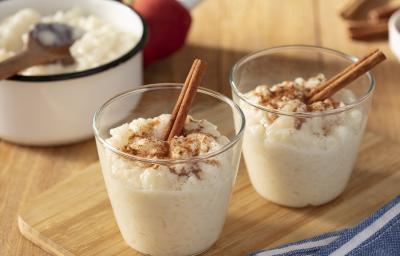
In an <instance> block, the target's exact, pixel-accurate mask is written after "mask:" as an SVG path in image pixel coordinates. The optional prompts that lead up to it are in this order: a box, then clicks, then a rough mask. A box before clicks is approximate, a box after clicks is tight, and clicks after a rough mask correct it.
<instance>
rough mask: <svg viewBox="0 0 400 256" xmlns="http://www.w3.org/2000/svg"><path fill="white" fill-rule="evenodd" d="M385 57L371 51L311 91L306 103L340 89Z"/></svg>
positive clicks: (327, 96)
mask: <svg viewBox="0 0 400 256" xmlns="http://www.w3.org/2000/svg"><path fill="white" fill-rule="evenodd" d="M385 59H386V56H385V55H384V54H383V53H382V52H381V51H380V50H378V49H377V50H374V51H372V52H371V53H369V54H368V55H366V56H364V57H363V58H361V59H360V60H359V61H357V62H355V63H353V64H352V65H350V66H349V67H347V68H345V69H344V70H343V71H342V72H340V73H339V74H337V75H335V76H334V77H332V78H331V79H329V80H327V81H326V82H325V83H323V84H321V85H320V86H318V87H317V88H315V89H314V90H313V91H311V93H310V94H309V95H308V103H313V102H316V101H323V100H325V99H327V98H329V97H331V96H333V95H334V94H335V93H336V92H338V91H339V90H340V89H342V88H344V87H345V86H347V85H348V84H350V83H351V82H353V81H354V80H356V79H357V78H358V77H360V76H361V75H363V74H365V73H366V72H368V71H369V70H371V69H372V68H373V67H375V66H376V65H378V64H379V63H381V62H382V61H384V60H385Z"/></svg>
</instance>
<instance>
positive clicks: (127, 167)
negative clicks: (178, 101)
mask: <svg viewBox="0 0 400 256" xmlns="http://www.w3.org/2000/svg"><path fill="white" fill-rule="evenodd" d="M169 120H170V115H169V114H163V115H160V116H158V117H155V118H149V119H143V118H138V119H135V120H133V121H132V122H131V123H129V124H128V123H126V124H123V125H121V126H119V127H117V128H114V129H112V130H111V131H110V133H111V137H110V138H109V139H107V143H109V144H110V145H111V146H112V147H114V148H115V149H118V150H120V151H123V152H125V153H127V154H129V155H131V156H135V157H141V158H145V159H147V160H167V161H166V162H165V164H164V163H157V162H154V163H151V162H149V161H139V160H138V161H135V160H134V159H130V158H125V157H123V156H121V155H119V154H116V153H114V152H113V151H111V150H109V149H107V148H104V147H102V146H100V145H98V149H99V156H100V160H101V164H102V170H103V175H104V178H105V182H106V185H107V190H108V193H109V197H110V201H111V203H112V207H113V210H114V214H115V216H116V220H117V223H118V226H119V228H120V230H121V233H122V235H123V237H124V239H125V241H126V242H127V243H128V244H129V245H130V246H131V247H133V248H134V249H136V250H138V251H140V252H142V253H145V254H150V255H167V256H168V255H174V256H176V255H178V256H179V255H192V254H196V253H200V252H202V251H204V250H206V249H207V248H209V247H210V246H211V245H212V244H213V243H214V242H215V241H216V240H217V238H218V236H219V234H220V232H221V229H222V226H223V224H224V220H225V214H226V211H227V208H228V202H229V198H230V194H231V189H232V184H233V182H234V179H235V175H236V169H235V168H236V166H233V160H232V151H231V150H227V151H225V152H223V153H221V154H218V155H216V156H212V157H210V158H206V159H203V160H200V161H193V162H191V161H186V162H180V163H174V161H176V160H182V159H190V158H194V157H201V156H206V155H207V154H210V153H211V152H213V151H216V150H218V149H220V148H221V147H223V146H224V145H226V144H227V143H229V140H228V138H226V137H225V136H223V135H221V134H220V132H219V131H218V129H217V127H216V126H215V125H213V124H211V123H210V122H208V121H206V120H195V119H193V118H192V117H191V116H188V117H187V119H186V122H185V125H184V130H183V132H182V135H181V136H175V137H174V138H173V139H171V140H170V141H164V140H163V138H164V135H165V132H166V129H167V126H168V124H169Z"/></svg>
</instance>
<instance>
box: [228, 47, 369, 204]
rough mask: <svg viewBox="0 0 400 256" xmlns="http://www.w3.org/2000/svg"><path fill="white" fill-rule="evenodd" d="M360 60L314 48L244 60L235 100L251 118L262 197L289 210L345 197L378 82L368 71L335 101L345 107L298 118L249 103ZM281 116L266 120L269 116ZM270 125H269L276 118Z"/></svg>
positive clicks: (246, 148)
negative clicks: (261, 92)
mask: <svg viewBox="0 0 400 256" xmlns="http://www.w3.org/2000/svg"><path fill="white" fill-rule="evenodd" d="M356 60H357V59H356V58H355V57H352V56H349V55H346V54H344V53H341V52H338V51H335V50H331V49H326V48H321V47H313V46H302V45H293V46H282V47H275V48H270V49H266V50H263V51H259V52H255V53H252V54H249V55H247V56H245V57H243V58H242V59H241V60H239V61H238V62H237V63H236V64H235V66H234V67H233V69H232V71H231V75H230V83H231V87H232V91H233V93H232V94H233V98H234V101H235V102H236V103H237V104H238V105H239V106H240V107H241V108H242V110H243V112H244V114H245V117H246V128H245V132H244V138H243V155H244V159H245V162H246V166H247V169H248V173H249V176H250V180H251V183H252V185H253V186H254V188H255V189H256V191H257V192H258V193H259V194H260V195H261V196H262V197H264V198H266V199H268V200H270V201H272V202H274V203H277V204H280V205H284V206H290V207H303V206H307V205H321V204H324V203H327V202H329V201H331V200H333V199H334V198H336V197H337V196H338V195H340V194H341V193H342V192H343V190H344V189H345V187H346V184H347V183H348V180H349V178H350V176H351V173H352V170H353V168H354V164H355V160H356V158H357V152H358V148H359V145H360V141H361V139H362V137H363V133H364V129H365V124H366V122H367V117H368V112H369V108H370V103H371V98H372V93H373V90H374V87H375V82H374V78H373V76H372V74H371V73H370V72H368V73H366V74H365V75H363V76H361V77H360V78H359V79H357V80H356V81H354V82H353V83H351V84H350V85H349V86H347V87H346V89H347V90H341V91H339V92H338V93H337V94H336V95H334V98H337V99H344V101H345V103H346V106H343V107H339V108H337V109H334V110H326V111H323V112H312V113H311V112H303V113H293V112H286V111H283V110H273V109H270V108H267V107H264V106H261V105H258V104H255V103H252V102H251V101H249V99H248V98H247V97H246V93H247V92H249V91H251V90H253V89H254V88H255V87H256V86H257V85H261V84H262V85H269V86H272V85H274V84H277V83H280V82H282V81H290V80H294V79H295V78H297V77H303V78H304V79H307V78H309V77H313V76H316V75H317V74H319V73H322V74H324V75H325V76H326V77H327V78H330V77H332V76H333V75H335V74H337V73H338V72H339V71H342V70H343V69H344V68H345V67H347V66H348V65H350V64H351V63H353V62H355V61H356ZM268 117H273V118H276V119H275V120H274V121H273V122H269V123H267V122H265V120H266V118H268ZM270 120H271V119H270Z"/></svg>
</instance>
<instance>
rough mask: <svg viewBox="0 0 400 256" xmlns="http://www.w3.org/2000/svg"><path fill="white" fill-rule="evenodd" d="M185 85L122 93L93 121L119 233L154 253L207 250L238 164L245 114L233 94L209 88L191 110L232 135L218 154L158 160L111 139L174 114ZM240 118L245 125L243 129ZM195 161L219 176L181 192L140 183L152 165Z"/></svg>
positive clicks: (223, 213) (215, 234)
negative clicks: (128, 127) (120, 129)
mask: <svg viewBox="0 0 400 256" xmlns="http://www.w3.org/2000/svg"><path fill="white" fill-rule="evenodd" d="M180 90H181V84H156V85H150V86H143V87H141V88H139V89H135V90H132V91H129V92H126V93H123V94H120V95H118V96H116V97H114V98H112V99H110V100H109V101H107V102H106V103H105V104H104V105H103V106H102V107H101V108H100V110H99V111H98V112H97V113H96V114H95V117H94V121H93V127H94V132H95V136H96V142H97V149H98V153H99V158H100V162H101V167H102V172H103V176H104V180H105V183H106V187H107V192H108V195H109V199H110V201H111V205H112V208H113V211H114V215H115V218H116V221H117V224H118V226H119V229H120V231H121V234H122V236H123V238H124V240H125V242H126V243H127V244H128V245H129V246H130V247H132V248H134V249H135V250H137V251H139V252H142V253H144V254H148V255H163V256H164V255H174V256H175V255H195V254H198V253H201V252H203V251H205V250H206V249H208V248H209V247H210V246H211V245H212V244H213V243H214V242H215V241H216V240H217V238H218V236H219V234H220V232H221V229H222V226H223V224H224V221H225V216H226V212H227V208H228V202H229V198H230V195H231V191H232V187H233V185H234V182H235V179H236V174H237V170H238V165H239V159H240V154H241V144H242V135H243V130H244V125H245V121H244V116H243V113H242V111H241V110H240V108H239V107H238V106H237V105H236V104H235V103H234V102H233V101H232V100H230V99H229V98H227V97H225V96H223V95H221V94H219V93H217V92H213V91H211V90H208V89H203V88H200V89H199V90H198V93H197V95H196V97H195V100H194V102H193V105H192V108H191V110H190V113H189V114H190V115H192V116H193V117H194V118H195V119H206V120H208V121H209V122H211V123H213V124H215V125H216V126H217V127H218V130H219V131H220V132H221V134H223V135H224V136H226V137H227V138H228V139H229V143H228V144H226V145H224V146H223V147H221V148H219V149H217V150H216V151H214V152H212V153H209V154H207V155H204V156H198V157H192V158H188V159H181V160H166V159H164V160H162V159H158V160H157V159H146V158H143V157H138V156H133V155H129V154H127V153H124V152H122V151H120V150H118V149H117V148H115V147H113V146H112V145H111V144H110V143H109V142H107V139H108V138H109V137H110V129H111V128H114V127H117V126H120V125H122V124H124V123H129V122H130V121H132V120H133V119H137V118H152V117H156V116H159V115H160V114H163V113H171V112H172V109H173V107H174V105H175V102H176V100H177V98H178V95H179V93H180ZM234 115H235V116H236V118H238V119H239V121H238V120H236V121H237V122H239V123H240V124H239V129H237V130H235V128H234V118H233V116H234ZM194 165H197V166H199V167H198V168H200V170H201V171H203V172H204V171H208V172H212V175H215V177H214V176H212V179H203V180H202V179H201V178H198V179H197V180H192V181H191V182H192V183H195V184H196V186H193V187H192V186H191V184H190V183H189V182H188V183H185V184H184V185H185V186H183V187H184V188H183V187H182V189H180V190H176V189H173V188H170V187H168V186H167V187H162V188H159V187H157V184H155V187H154V188H146V189H143V188H142V187H140V182H141V180H143V179H146V178H147V179H148V178H149V177H146V176H144V174H143V173H144V172H143V170H144V169H146V168H164V167H166V168H175V167H181V168H182V166H184V167H190V166H194ZM211 165H212V166H213V167H210V166H211ZM210 168H211V169H210ZM151 170H152V169H151ZM169 170H171V169H169ZM207 177H208V178H209V177H210V176H207ZM165 182H166V183H167V182H168V181H165ZM138 184H139V185H138Z"/></svg>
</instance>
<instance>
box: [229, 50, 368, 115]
mask: <svg viewBox="0 0 400 256" xmlns="http://www.w3.org/2000/svg"><path fill="white" fill-rule="evenodd" d="M291 49H298V50H314V51H319V52H322V53H324V52H325V53H330V54H333V55H336V56H338V57H342V58H343V59H345V60H348V61H350V62H352V63H354V62H356V61H357V60H358V58H357V57H355V56H352V55H349V54H346V53H343V52H341V51H338V50H334V49H331V48H325V47H321V46H313V45H302V44H294V45H282V46H276V47H271V48H267V49H263V50H259V51H255V52H251V53H249V54H247V55H245V56H243V57H242V58H240V59H239V60H238V61H237V62H236V63H235V65H234V66H233V68H232V69H231V71H230V74H229V83H230V85H231V88H232V90H233V92H234V94H235V95H237V96H238V97H239V98H240V99H242V100H243V101H244V102H246V103H247V104H249V105H251V106H253V107H255V108H257V109H260V110H263V111H266V112H269V113H273V114H277V115H284V116H292V117H305V118H307V117H318V116H327V115H333V114H338V113H341V112H345V111H347V110H350V109H353V108H355V107H357V106H359V105H360V104H362V103H363V102H364V101H366V100H367V99H368V98H370V97H371V95H372V92H373V91H374V89H375V78H374V76H373V74H372V72H371V71H368V72H367V73H366V74H365V75H366V76H367V77H368V79H369V81H370V84H369V88H368V90H367V92H366V93H365V94H364V95H363V96H362V97H360V98H359V99H357V100H355V101H354V102H351V103H350V104H346V105H345V106H342V107H338V108H336V109H331V110H325V111H321V112H290V111H284V110H276V109H272V108H268V107H265V106H262V105H260V104H256V103H253V102H251V101H250V100H249V99H248V98H247V97H246V96H245V94H244V93H242V92H241V91H240V90H239V88H238V84H237V82H236V81H235V74H236V73H237V71H238V69H239V66H240V65H242V64H243V63H245V62H246V61H248V60H250V59H252V58H254V57H257V56H260V55H265V54H270V53H275V52H279V51H282V50H291Z"/></svg>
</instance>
